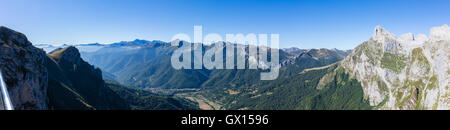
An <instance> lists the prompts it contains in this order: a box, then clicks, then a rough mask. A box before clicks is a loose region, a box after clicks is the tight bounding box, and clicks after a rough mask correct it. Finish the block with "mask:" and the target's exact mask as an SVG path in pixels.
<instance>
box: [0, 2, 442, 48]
mask: <svg viewBox="0 0 450 130" xmlns="http://www.w3.org/2000/svg"><path fill="white" fill-rule="evenodd" d="M0 3H2V4H0V25H1V26H6V27H8V28H11V29H14V30H17V31H19V32H22V33H24V34H25V35H27V37H28V39H29V40H30V41H31V42H33V43H34V44H52V45H62V44H87V43H101V44H110V43H115V42H120V41H133V40H135V39H143V40H149V41H152V40H161V41H170V39H171V37H172V36H173V35H175V34H177V33H186V34H189V35H190V36H191V37H193V27H194V26H195V25H202V26H203V35H206V34H209V33H217V34H220V35H221V36H223V37H225V34H236V33H243V34H248V33H256V34H259V33H266V34H271V33H278V34H280V48H290V47H297V48H302V49H309V48H337V49H341V50H347V49H353V48H354V47H356V46H357V45H359V44H361V43H362V42H364V41H366V40H368V39H369V38H370V37H371V36H372V32H373V29H374V28H375V26H377V25H381V26H382V27H384V28H386V30H388V31H390V32H392V33H393V34H395V35H397V36H400V35H402V34H405V33H409V32H411V33H414V34H419V33H422V34H426V35H429V29H430V28H431V27H434V26H441V25H443V24H448V23H450V17H443V16H446V15H448V14H449V13H450V9H448V5H450V1H444V0H397V1H386V0H381V1H379V0H377V1H375V0H368V1H355V0H346V1H333V0H322V1H294V0H286V1H272V0H267V1H256V0H244V1H236V0H219V1H204V0H198V1H193V0H174V1H159V0H131V1H121V0H77V1H69V0H0Z"/></svg>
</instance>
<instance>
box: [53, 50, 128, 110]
mask: <svg viewBox="0 0 450 130" xmlns="http://www.w3.org/2000/svg"><path fill="white" fill-rule="evenodd" d="M45 66H46V67H47V69H48V71H49V88H48V97H49V107H50V108H51V109H76V110H80V109H91V110H92V109H129V107H128V105H127V104H126V103H125V101H124V100H123V99H122V98H120V97H119V95H117V94H116V93H115V92H113V91H112V90H111V89H110V88H108V87H106V86H105V82H104V81H103V78H102V71H101V70H100V69H98V68H95V67H94V66H92V65H90V64H89V63H87V62H85V61H84V60H83V59H81V57H80V52H79V51H78V49H77V48H75V47H73V46H68V47H65V48H59V49H56V50H54V51H53V52H51V53H50V54H48V60H47V63H46V65H45Z"/></svg>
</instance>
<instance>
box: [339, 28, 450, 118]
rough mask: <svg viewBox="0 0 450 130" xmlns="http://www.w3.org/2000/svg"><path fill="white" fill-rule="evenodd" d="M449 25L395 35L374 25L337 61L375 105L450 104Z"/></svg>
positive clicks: (416, 106)
mask: <svg viewBox="0 0 450 130" xmlns="http://www.w3.org/2000/svg"><path fill="white" fill-rule="evenodd" d="M449 46H450V27H448V26H447V25H443V26H441V27H434V28H432V29H431V30H430V37H429V38H427V36H425V35H423V34H419V35H413V34H411V33H409V34H405V35H402V36H400V37H396V36H395V35H393V34H392V33H389V32H388V31H387V30H385V29H384V28H382V27H380V26H377V27H376V28H375V29H374V34H373V36H372V38H371V39H369V40H368V41H367V42H364V43H363V44H361V45H359V46H358V47H357V48H355V50H354V51H353V52H352V53H351V54H350V55H349V56H347V57H346V58H345V59H344V60H343V61H342V62H341V63H340V66H342V67H343V68H344V69H346V71H347V72H348V73H350V74H351V76H353V77H355V78H357V79H358V81H360V82H361V85H362V87H363V90H364V96H365V99H367V100H369V101H370V105H371V106H374V107H375V108H376V109H445V110H448V109H450V106H449V102H450V101H449V94H450V93H449V89H448V85H449V81H450V80H449V77H448V76H449V74H450V70H449V63H450V55H449V54H450V48H449Z"/></svg>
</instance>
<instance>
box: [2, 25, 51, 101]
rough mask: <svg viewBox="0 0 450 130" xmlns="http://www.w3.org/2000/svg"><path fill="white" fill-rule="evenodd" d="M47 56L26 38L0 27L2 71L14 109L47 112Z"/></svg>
mask: <svg viewBox="0 0 450 130" xmlns="http://www.w3.org/2000/svg"><path fill="white" fill-rule="evenodd" d="M45 59H46V54H45V52H44V51H43V50H41V49H38V48H36V47H34V46H33V45H32V44H31V43H30V42H29V41H28V40H27V38H26V37H25V35H23V34H21V33H19V32H16V31H13V30H11V29H8V28H6V27H3V26H1V27H0V68H1V70H2V72H3V77H4V78H5V81H6V85H7V87H8V91H9V95H10V98H11V101H12V103H13V105H14V108H15V109H19V110H28V109H47V108H48V107H47V86H48V84H47V80H48V79H47V69H46V68H45V66H43V64H44V63H45V62H46V61H45Z"/></svg>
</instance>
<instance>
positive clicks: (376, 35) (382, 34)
mask: <svg viewBox="0 0 450 130" xmlns="http://www.w3.org/2000/svg"><path fill="white" fill-rule="evenodd" d="M372 38H373V39H374V40H375V41H384V40H387V39H395V38H396V37H395V35H394V34H392V33H390V32H389V31H387V30H386V29H384V28H383V27H381V26H380V25H378V26H376V27H375V29H374V32H373V36H372Z"/></svg>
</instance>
